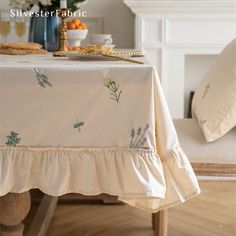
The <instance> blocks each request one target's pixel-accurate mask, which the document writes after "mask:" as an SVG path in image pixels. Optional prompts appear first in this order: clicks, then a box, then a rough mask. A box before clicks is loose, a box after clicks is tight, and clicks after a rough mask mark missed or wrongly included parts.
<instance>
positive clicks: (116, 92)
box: [104, 76, 122, 103]
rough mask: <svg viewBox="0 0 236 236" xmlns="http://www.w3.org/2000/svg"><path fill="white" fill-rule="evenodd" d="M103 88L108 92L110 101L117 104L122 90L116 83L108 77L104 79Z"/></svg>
mask: <svg viewBox="0 0 236 236" xmlns="http://www.w3.org/2000/svg"><path fill="white" fill-rule="evenodd" d="M104 86H105V87H106V88H108V89H109V90H110V95H111V97H110V99H112V100H114V101H116V102H117V103H119V100H120V95H121V93H122V90H121V89H120V85H119V84H117V83H116V81H114V80H112V79H111V78H110V77H109V76H106V77H105V81H104Z"/></svg>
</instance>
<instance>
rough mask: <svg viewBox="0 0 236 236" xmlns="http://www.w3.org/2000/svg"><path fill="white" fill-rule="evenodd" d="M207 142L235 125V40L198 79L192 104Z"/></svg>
mask: <svg viewBox="0 0 236 236" xmlns="http://www.w3.org/2000/svg"><path fill="white" fill-rule="evenodd" d="M192 113H193V116H194V117H196V119H197V120H198V122H199V125H200V127H201V128H202V131H203V134H204V136H205V139H206V141H207V142H213V141H215V140H217V139H219V138H220V137H222V136H223V135H225V134H226V133H227V132H228V131H230V130H231V129H232V128H233V127H234V126H235V125H236V39H234V40H233V41H232V42H230V44H229V45H227V46H226V47H225V48H224V49H223V51H222V52H221V53H220V55H219V56H218V57H217V59H216V60H215V62H214V63H213V64H212V66H211V67H210V69H209V71H208V72H207V74H206V75H205V77H204V78H203V80H202V81H201V83H200V85H199V87H198V88H197V90H196V92H195V94H194V97H193V104H192Z"/></svg>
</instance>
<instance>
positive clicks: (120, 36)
mask: <svg viewBox="0 0 236 236" xmlns="http://www.w3.org/2000/svg"><path fill="white" fill-rule="evenodd" d="M8 2H9V0H0V8H4V7H7V5H8ZM84 9H85V10H86V11H87V13H88V16H103V19H104V21H103V24H104V32H105V33H110V34H112V35H113V38H114V43H115V44H116V45H117V47H119V48H132V47H133V46H134V15H133V14H132V13H131V11H130V10H129V9H128V7H126V6H125V5H124V3H123V0H88V3H87V5H86V6H85V7H84Z"/></svg>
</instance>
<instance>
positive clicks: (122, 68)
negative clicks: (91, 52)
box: [0, 55, 200, 212]
mask: <svg viewBox="0 0 236 236" xmlns="http://www.w3.org/2000/svg"><path fill="white" fill-rule="evenodd" d="M0 145H1V146H0V196H2V195H5V194H7V193H8V192H24V191H27V190H29V189H31V188H39V189H40V190H42V191H43V192H44V193H47V194H49V195H53V196H60V195H63V194H66V193H71V192H73V193H81V194H86V195H96V194H100V193H108V194H112V195H118V196H119V199H120V200H122V201H124V202H127V203H128V204H130V205H131V206H135V207H138V208H142V209H145V210H147V211H150V212H157V211H159V210H160V209H164V208H168V207H171V206H174V205H176V204H179V203H181V202H184V201H185V200H187V199H188V198H190V197H193V196H195V195H197V194H199V192H200V190H199V186H198V182H197V180H196V177H195V175H194V172H193V170H192V168H191V165H190V163H189V161H188V159H187V157H186V155H185V154H184V152H183V151H182V149H181V147H180V145H179V142H178V138H177V135H176V132H175V128H174V126H173V123H172V120H171V117H170V114H169V111H168V108H167V105H166V102H165V98H164V96H163V92H162V89H161V85H160V82H159V79H158V76H157V73H156V71H155V68H154V67H153V66H152V65H150V64H148V63H145V64H144V65H136V64H128V63H125V62H114V61H113V62H102V61H101V62H78V61H69V60H66V59H64V58H53V57H51V56H49V55H43V56H42V55H40V56H22V57H19V56H1V59H0Z"/></svg>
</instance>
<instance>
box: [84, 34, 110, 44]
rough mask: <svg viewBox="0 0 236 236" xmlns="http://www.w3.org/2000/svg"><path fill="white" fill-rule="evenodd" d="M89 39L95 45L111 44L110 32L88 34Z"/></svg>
mask: <svg viewBox="0 0 236 236" xmlns="http://www.w3.org/2000/svg"><path fill="white" fill-rule="evenodd" d="M89 41H90V43H91V44H96V45H111V44H112V35H110V34H90V35H89Z"/></svg>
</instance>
